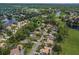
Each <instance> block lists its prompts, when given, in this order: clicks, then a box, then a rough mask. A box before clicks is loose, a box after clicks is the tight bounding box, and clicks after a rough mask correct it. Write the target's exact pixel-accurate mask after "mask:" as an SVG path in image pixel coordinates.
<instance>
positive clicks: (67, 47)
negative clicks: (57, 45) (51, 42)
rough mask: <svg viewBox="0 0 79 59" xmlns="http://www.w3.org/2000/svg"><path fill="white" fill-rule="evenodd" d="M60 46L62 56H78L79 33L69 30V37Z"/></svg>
mask: <svg viewBox="0 0 79 59" xmlns="http://www.w3.org/2000/svg"><path fill="white" fill-rule="evenodd" d="M61 45H62V53H63V54H65V55H79V31H78V30H74V29H69V36H68V38H66V39H65V41H64V42H63V43H61Z"/></svg>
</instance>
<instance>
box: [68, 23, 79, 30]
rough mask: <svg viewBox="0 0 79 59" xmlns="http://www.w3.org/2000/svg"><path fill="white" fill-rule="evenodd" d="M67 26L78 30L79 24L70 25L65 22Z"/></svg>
mask: <svg viewBox="0 0 79 59" xmlns="http://www.w3.org/2000/svg"><path fill="white" fill-rule="evenodd" d="M67 26H68V27H70V28H72V29H76V30H79V26H77V25H72V26H71V25H68V24H67Z"/></svg>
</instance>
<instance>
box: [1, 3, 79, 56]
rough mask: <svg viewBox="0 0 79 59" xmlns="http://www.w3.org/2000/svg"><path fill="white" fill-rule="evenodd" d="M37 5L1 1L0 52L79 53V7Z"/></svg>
mask: <svg viewBox="0 0 79 59" xmlns="http://www.w3.org/2000/svg"><path fill="white" fill-rule="evenodd" d="M23 5H24V4H23ZM18 6H19V7H18ZM34 6H36V5H34ZM37 6H38V7H33V5H31V4H30V6H29V5H28V4H25V5H24V6H21V5H20V4H19V5H18V4H15V5H14V4H11V5H10V4H3V5H0V55H60V54H62V55H63V54H79V51H78V50H79V46H77V45H78V44H79V43H78V42H79V36H78V35H79V8H77V7H76V6H75V7H72V8H71V7H66V8H64V7H62V6H59V7H56V6H53V4H51V6H50V5H47V7H46V6H44V5H43V6H42V5H37ZM41 6H42V7H41ZM75 42H76V43H75ZM73 44H74V45H73ZM72 48H74V49H72ZM71 49H72V50H71ZM75 51H77V52H75ZM72 52H74V53H72Z"/></svg>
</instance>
